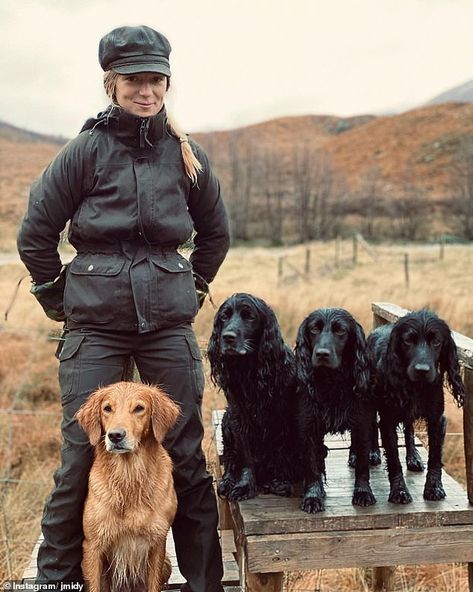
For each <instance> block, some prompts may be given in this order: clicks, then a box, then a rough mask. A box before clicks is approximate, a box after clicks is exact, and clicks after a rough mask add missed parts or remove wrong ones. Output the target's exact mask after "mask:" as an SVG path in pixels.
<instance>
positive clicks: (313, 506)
mask: <svg viewBox="0 0 473 592" xmlns="http://www.w3.org/2000/svg"><path fill="white" fill-rule="evenodd" d="M301 510H304V512H308V513H309V514H316V513H317V512H323V511H324V510H325V504H324V502H323V499H322V498H320V497H313V496H310V495H306V496H305V497H304V499H303V500H302V504H301Z"/></svg>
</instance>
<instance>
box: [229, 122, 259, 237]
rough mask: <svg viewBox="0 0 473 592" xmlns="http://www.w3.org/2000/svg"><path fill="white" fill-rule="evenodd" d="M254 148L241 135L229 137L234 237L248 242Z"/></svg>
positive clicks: (230, 204)
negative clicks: (244, 142)
mask: <svg viewBox="0 0 473 592" xmlns="http://www.w3.org/2000/svg"><path fill="white" fill-rule="evenodd" d="M252 153H253V147H252V145H251V144H250V143H246V144H245V145H243V143H242V141H241V137H240V134H237V133H234V134H231V135H230V137H229V155H230V179H231V180H230V194H231V199H230V202H229V211H230V220H231V223H232V230H233V236H234V238H235V239H237V240H248V238H249V223H250V214H251V213H250V207H251V196H252V189H253V181H254V164H253V159H252Z"/></svg>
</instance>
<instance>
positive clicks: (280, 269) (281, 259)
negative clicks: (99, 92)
mask: <svg viewBox="0 0 473 592" xmlns="http://www.w3.org/2000/svg"><path fill="white" fill-rule="evenodd" d="M283 263H284V257H279V259H278V284H280V283H281V280H282V274H283Z"/></svg>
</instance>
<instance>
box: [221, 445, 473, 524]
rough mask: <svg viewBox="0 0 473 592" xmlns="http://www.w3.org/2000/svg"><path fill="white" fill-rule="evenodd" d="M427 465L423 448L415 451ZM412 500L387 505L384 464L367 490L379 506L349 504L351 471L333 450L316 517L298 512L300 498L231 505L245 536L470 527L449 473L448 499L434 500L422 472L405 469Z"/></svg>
mask: <svg viewBox="0 0 473 592" xmlns="http://www.w3.org/2000/svg"><path fill="white" fill-rule="evenodd" d="M419 452H420V453H421V457H422V458H423V460H424V461H426V458H427V453H426V451H425V449H423V448H421V449H419ZM404 475H405V479H406V483H407V486H408V487H409V489H410V491H411V494H412V497H413V502H412V503H411V504H407V505H397V504H391V503H389V502H387V499H388V495H389V482H388V477H387V472H386V470H385V469H384V467H383V466H378V467H372V469H371V486H372V489H373V493H374V494H375V496H376V498H377V500H378V502H377V504H375V505H374V506H370V507H368V508H359V507H356V506H353V505H352V504H351V492H352V489H353V482H354V470H353V469H350V468H349V467H347V465H346V451H344V450H333V451H331V452H330V453H329V455H328V457H327V486H326V493H327V497H326V500H325V506H326V509H325V511H324V512H320V513H318V514H307V513H306V512H303V511H302V510H300V502H301V499H300V497H296V496H293V497H291V498H281V497H278V496H275V495H260V496H258V497H256V498H254V499H251V500H245V501H243V502H239V503H238V504H230V507H231V511H232V515H233V519H234V521H235V522H236V524H237V527H238V528H239V529H240V530H241V532H242V533H243V534H244V535H256V534H283V533H298V532H300V533H307V532H321V531H331V530H337V531H338V530H342V531H348V530H368V529H378V528H396V527H407V526H409V527H415V528H420V527H422V526H425V527H432V526H446V525H455V524H473V508H472V507H471V505H470V504H469V503H468V499H467V495H466V492H465V490H464V489H463V488H462V487H461V486H460V485H459V484H458V483H457V482H456V481H455V480H454V479H452V478H451V477H450V476H449V475H448V474H447V473H445V472H443V477H442V478H443V483H444V487H445V491H446V493H447V497H446V498H445V499H444V500H440V501H438V502H430V501H425V500H424V499H423V491H424V483H425V473H412V472H410V471H407V470H404Z"/></svg>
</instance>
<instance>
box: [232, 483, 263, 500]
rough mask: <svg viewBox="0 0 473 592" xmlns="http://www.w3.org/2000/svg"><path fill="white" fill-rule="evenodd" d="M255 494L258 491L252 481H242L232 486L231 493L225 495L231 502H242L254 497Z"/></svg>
mask: <svg viewBox="0 0 473 592" xmlns="http://www.w3.org/2000/svg"><path fill="white" fill-rule="evenodd" d="M257 493H258V490H257V488H256V483H255V482H254V480H253V479H242V480H241V481H239V482H238V483H235V484H234V485H233V487H232V489H231V491H229V492H228V494H227V499H228V500H229V501H231V502H242V501H243V500H246V499H251V498H253V497H256V495H257Z"/></svg>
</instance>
